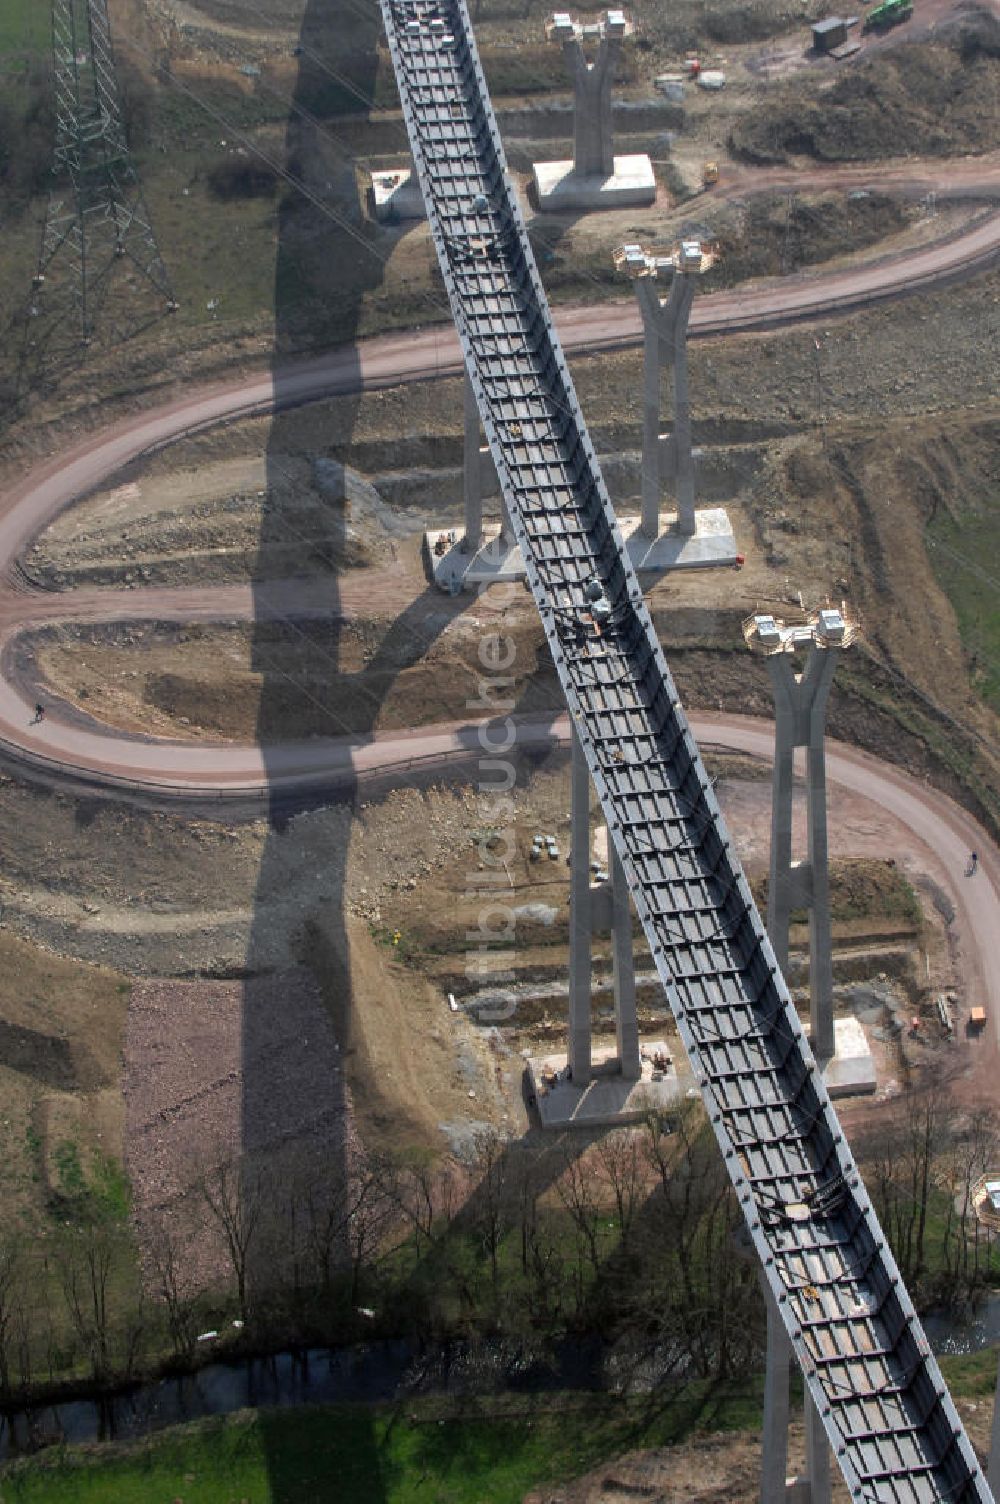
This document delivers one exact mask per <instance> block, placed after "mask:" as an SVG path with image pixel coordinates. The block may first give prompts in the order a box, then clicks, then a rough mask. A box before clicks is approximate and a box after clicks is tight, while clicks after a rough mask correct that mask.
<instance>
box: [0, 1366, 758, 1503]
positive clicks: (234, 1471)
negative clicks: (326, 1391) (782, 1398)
mask: <svg viewBox="0 0 1000 1504" xmlns="http://www.w3.org/2000/svg"><path fill="white" fill-rule="evenodd" d="M759 1424H760V1395H759V1392H758V1386H757V1385H753V1386H746V1385H744V1386H739V1387H737V1386H727V1387H722V1388H719V1387H713V1386H710V1385H707V1384H693V1385H688V1386H686V1387H685V1388H684V1389H683V1390H681V1391H679V1392H678V1393H677V1394H675V1395H674V1396H672V1397H670V1398H669V1399H667V1400H664V1399H663V1398H662V1397H660V1398H658V1399H656V1400H655V1401H649V1400H644V1401H623V1400H620V1399H616V1398H612V1397H609V1396H599V1397H591V1396H585V1397H581V1396H576V1395H563V1396H560V1397H559V1398H558V1399H555V1400H553V1399H551V1398H544V1399H543V1398H541V1397H537V1396H536V1397H533V1398H532V1400H531V1401H530V1403H529V1402H526V1401H525V1400H524V1399H523V1398H518V1399H517V1401H516V1405H515V1403H513V1402H512V1401H511V1400H510V1399H509V1398H507V1399H500V1400H497V1399H489V1400H482V1401H466V1402H464V1403H463V1405H462V1408H461V1409H460V1410H459V1411H456V1410H455V1408H454V1407H453V1406H450V1405H446V1404H444V1403H442V1402H441V1401H436V1400H435V1401H424V1402H414V1401H408V1402H407V1404H406V1408H405V1410H403V1409H401V1408H391V1409H389V1408H377V1409H376V1408H371V1407H368V1406H362V1405H339V1406H316V1407H309V1408H304V1409H300V1410H292V1411H284V1410H260V1411H254V1412H248V1411H243V1412H241V1413H239V1414H236V1415H233V1416H229V1417H227V1418H225V1419H222V1420H212V1421H203V1422H197V1423H195V1424H193V1425H188V1426H178V1427H174V1428H172V1429H171V1430H168V1431H164V1432H161V1433H160V1434H159V1435H157V1436H153V1437H151V1438H149V1439H148V1440H147V1441H145V1442H144V1443H143V1444H142V1445H141V1446H136V1447H128V1448H115V1447H112V1446H101V1447H92V1448H86V1449H85V1448H73V1449H70V1448H66V1449H62V1448H60V1449H59V1451H58V1452H53V1453H50V1454H46V1456H44V1457H41V1458H36V1459H31V1460H28V1461H24V1462H19V1463H16V1464H14V1465H13V1466H12V1467H9V1468H7V1469H6V1470H5V1472H4V1473H3V1474H2V1475H0V1476H2V1483H3V1497H4V1499H5V1501H7V1504H42V1501H43V1500H44V1504H71V1501H72V1504H139V1501H144V1500H147V1499H161V1498H162V1499H169V1498H181V1499H183V1500H184V1504H231V1501H232V1500H234V1499H246V1500H249V1501H252V1504H278V1501H280V1504H298V1501H302V1504H315V1501H321V1500H331V1501H332V1500H334V1499H336V1500H338V1501H340V1500H351V1501H352V1504H367V1501H371V1504H376V1501H377V1504H518V1501H519V1500H520V1499H522V1498H523V1496H524V1494H525V1492H526V1491H527V1490H528V1489H529V1488H532V1487H534V1486H537V1485H538V1484H543V1483H547V1482H551V1481H554V1480H565V1479H567V1478H571V1477H574V1476H576V1475H578V1474H580V1473H582V1472H585V1471H587V1469H588V1468H591V1467H594V1466H596V1465H597V1464H598V1463H600V1462H602V1461H603V1460H604V1459H606V1458H608V1457H611V1456H614V1455H616V1454H618V1453H620V1452H623V1451H625V1450H627V1449H630V1448H632V1447H639V1446H662V1445H665V1444H668V1443H670V1442H675V1441H678V1440H680V1439H681V1438H682V1437H684V1436H686V1435H690V1434H691V1433H692V1432H694V1431H700V1430H706V1429H712V1430H735V1429H742V1428H745V1427H752V1426H757V1425H759Z"/></svg>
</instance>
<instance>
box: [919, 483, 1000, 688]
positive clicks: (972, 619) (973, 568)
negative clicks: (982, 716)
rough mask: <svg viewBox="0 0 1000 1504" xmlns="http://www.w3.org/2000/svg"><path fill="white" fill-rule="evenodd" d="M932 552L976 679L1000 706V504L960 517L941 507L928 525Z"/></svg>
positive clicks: (985, 500) (976, 683)
mask: <svg viewBox="0 0 1000 1504" xmlns="http://www.w3.org/2000/svg"><path fill="white" fill-rule="evenodd" d="M927 541H928V543H929V545H930V547H929V549H928V557H929V558H930V561H931V564H932V565H933V566H934V573H935V574H936V576H937V579H938V583H939V584H940V585H941V588H942V589H943V590H944V591H945V593H946V594H947V596H948V599H949V600H950V601H951V603H952V605H953V606H954V608H955V616H956V617H957V619H958V630H959V632H960V633H961V634H962V642H963V644H964V645H965V649H966V651H967V653H968V654H969V656H970V659H971V672H972V681H973V683H974V684H975V686H976V688H977V689H978V691H979V693H980V694H981V695H982V697H983V699H984V700H985V701H986V703H987V704H988V705H990V706H992V708H993V709H994V710H997V711H1000V609H998V607H997V599H998V593H1000V578H998V571H997V569H996V567H995V564H994V562H993V561H995V560H996V558H997V544H998V541H1000V529H998V526H997V510H996V505H995V503H994V504H993V505H990V502H989V499H988V497H985V496H984V498H983V505H982V508H981V509H980V510H977V511H974V512H973V511H970V512H969V513H967V514H966V515H965V516H963V517H962V518H961V520H956V519H955V518H953V517H951V516H949V515H948V514H947V513H946V512H944V511H942V512H941V513H940V514H939V515H938V517H937V518H935V520H934V522H933V524H932V525H931V526H930V527H928V529H927Z"/></svg>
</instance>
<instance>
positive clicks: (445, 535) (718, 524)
mask: <svg viewBox="0 0 1000 1504" xmlns="http://www.w3.org/2000/svg"><path fill="white" fill-rule="evenodd" d="M639 521H640V519H639V518H638V517H619V519H618V523H619V526H620V528H621V530H622V533H623V535H624V538H625V546H626V548H627V549H628V553H629V557H630V558H631V560H632V563H633V564H634V565H635V567H636V569H638V570H639V571H640V573H642V572H645V573H650V574H665V573H666V572H667V571H668V570H673V569H717V568H719V567H720V566H725V565H735V564H736V562H737V550H736V538H735V536H734V534H733V528H732V524H731V522H730V521H729V514H728V513H727V512H726V510H725V508H724V507H706V508H704V510H702V511H698V512H696V513H695V531H694V532H693V533H691V534H683V533H677V532H674V531H672V527H673V524H674V522H675V521H676V518H675V517H674V516H673V515H671V514H669V513H668V514H667V516H666V517H665V519H664V521H665V524H666V526H665V530H664V531H663V532H662V533H660V535H659V536H658V537H656V538H647V537H646V535H645V533H642V532H640V530H639ZM439 542H440V544H441V552H440V553H439V552H438V545H439ZM424 546H425V548H426V549H427V557H428V559H429V561H430V567H431V573H432V576H433V579H434V583H435V585H437V587H438V589H440V590H443V591H444V592H445V593H446V594H448V595H452V594H454V595H457V594H458V592H459V591H461V590H472V589H475V588H476V587H477V586H479V585H489V584H497V583H500V582H502V581H506V580H523V579H524V576H525V570H524V560H523V559H522V557H521V550H520V549H519V548H518V547H517V546H516V545H511V546H509V547H505V546H501V544H500V528H499V526H498V525H497V524H496V523H493V524H492V525H490V524H487V525H486V526H485V527H484V528H483V543H482V547H481V548H479V549H478V550H476V551H474V552H473V551H471V550H470V551H469V552H468V553H466V552H464V551H463V549H462V530H461V527H460V526H459V527H454V528H432V529H429V530H428V531H427V532H426V533H425V534H424Z"/></svg>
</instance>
